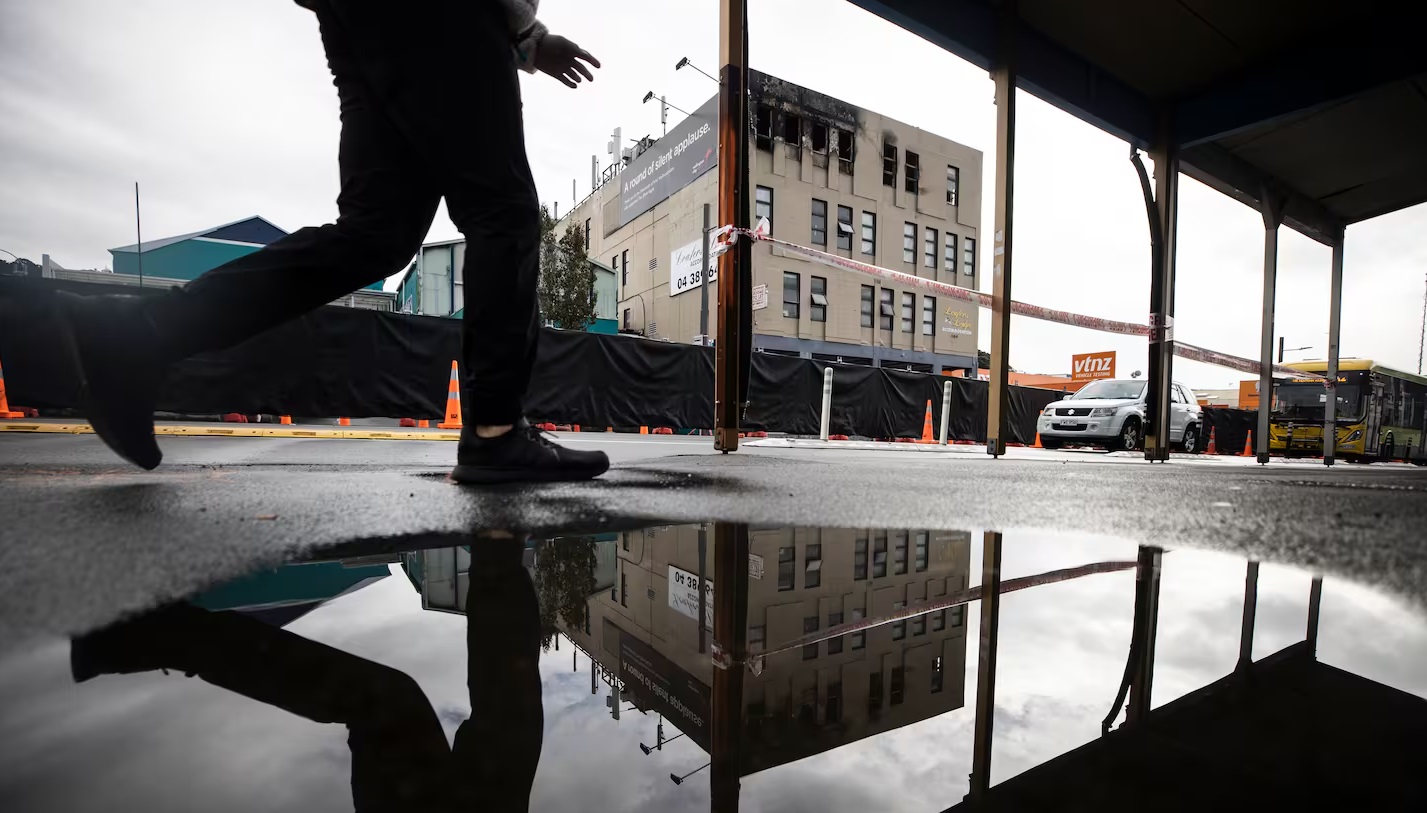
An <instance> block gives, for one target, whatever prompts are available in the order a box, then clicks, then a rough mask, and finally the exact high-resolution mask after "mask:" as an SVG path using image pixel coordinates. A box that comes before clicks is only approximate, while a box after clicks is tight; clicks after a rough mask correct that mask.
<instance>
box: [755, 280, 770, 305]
mask: <svg viewBox="0 0 1427 813" xmlns="http://www.w3.org/2000/svg"><path fill="white" fill-rule="evenodd" d="M767 307H768V286H767V285H755V286H753V309H754V310H756V311H761V310H763V309H764V308H767Z"/></svg>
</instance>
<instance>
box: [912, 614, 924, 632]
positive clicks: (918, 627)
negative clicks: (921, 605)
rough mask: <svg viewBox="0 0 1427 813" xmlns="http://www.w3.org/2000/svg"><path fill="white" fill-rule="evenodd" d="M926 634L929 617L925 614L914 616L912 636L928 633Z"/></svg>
mask: <svg viewBox="0 0 1427 813" xmlns="http://www.w3.org/2000/svg"><path fill="white" fill-rule="evenodd" d="M926 634H927V617H926V616H924V615H919V616H917V617H916V618H913V619H912V636H913V637H916V636H918V635H926Z"/></svg>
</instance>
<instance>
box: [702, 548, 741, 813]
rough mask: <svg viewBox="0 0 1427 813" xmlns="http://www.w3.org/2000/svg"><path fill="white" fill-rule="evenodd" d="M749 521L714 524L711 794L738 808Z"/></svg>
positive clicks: (720, 807)
mask: <svg viewBox="0 0 1427 813" xmlns="http://www.w3.org/2000/svg"><path fill="white" fill-rule="evenodd" d="M748 552H749V540H748V526H747V525H741V524H737V523H731V522H720V523H717V524H715V525H714V579H713V582H714V585H715V586H716V589H715V590H714V630H713V633H714V645H713V662H714V669H713V696H712V700H711V702H710V718H711V719H710V721H709V725H710V729H711V736H710V738H709V740H710V748H709V761H710V763H711V766H712V767H711V768H710V771H709V785H710V799H711V806H712V808H713V809H714V810H717V811H720V813H723V811H734V810H737V809H738V783H739V777H740V776H742V775H743V761H742V758H741V757H742V754H743V676H744V673H745V672H746V670H747V669H748V665H747V661H748Z"/></svg>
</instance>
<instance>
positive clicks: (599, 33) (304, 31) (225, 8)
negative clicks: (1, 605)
mask: <svg viewBox="0 0 1427 813" xmlns="http://www.w3.org/2000/svg"><path fill="white" fill-rule="evenodd" d="M750 6H751V9H750V15H751V21H752V29H751V34H750V52H751V64H752V66H753V67H755V68H758V69H760V70H762V71H765V72H767V73H771V74H773V75H776V76H779V77H781V78H783V79H787V80H790V81H793V82H796V83H798V84H801V85H804V86H807V87H810V88H813V89H815V90H818V91H821V92H823V93H827V94H829V95H832V96H836V97H839V98H842V99H844V100H846V101H848V102H852V103H854V104H857V105H860V106H862V107H866V108H869V109H872V110H875V111H877V112H880V113H884V114H886V115H889V116H892V117H894V118H896V119H898V120H901V121H904V122H907V123H910V124H914V125H916V126H919V127H922V128H924V129H926V130H929V131H932V132H935V133H937V134H939V135H942V136H946V137H948V138H951V139H954V140H956V141H960V142H962V143H965V144H967V145H970V146H972V147H975V148H977V149H980V150H982V151H983V152H985V154H986V167H987V170H988V171H987V173H986V175H987V183H988V190H989V184H990V178H991V172H990V168H991V167H992V166H993V162H994V151H993V146H994V145H993V143H992V142H993V135H994V108H993V106H992V104H991V100H992V86H991V82H990V80H989V79H988V78H987V76H986V74H985V73H984V72H983V71H981V70H979V69H977V68H975V67H973V66H971V65H970V64H968V63H965V62H963V61H961V60H960V59H958V58H956V57H953V56H951V55H949V54H947V53H945V52H944V51H941V50H940V49H938V48H936V47H935V46H933V45H931V44H929V43H927V42H925V41H924V40H921V39H920V38H918V37H916V36H914V35H912V34H909V33H907V32H906V31H903V30H902V29H900V28H897V27H896V26H893V25H892V24H890V23H887V22H884V21H882V20H880V19H879V18H877V17H875V16H873V15H871V14H868V13H866V12H864V11H862V10H860V9H858V8H856V7H854V6H853V5H851V4H850V3H846V2H842V0H776V2H775V1H774V0H752V2H751V3H750ZM717 9H718V3H717V2H716V0H681V2H678V3H668V2H655V1H654V0H621V1H620V2H609V3H600V2H579V3H577V2H574V0H545V2H544V3H543V4H542V15H541V16H542V18H543V19H544V20H545V21H546V22H547V23H548V24H549V25H550V27H551V29H552V30H554V31H556V32H560V33H564V34H566V35H568V36H570V37H571V38H572V39H574V40H576V41H577V42H579V43H580V44H582V45H584V46H585V47H587V48H588V49H589V50H591V51H592V52H594V53H595V54H596V55H597V56H598V57H599V58H600V59H601V60H602V61H603V63H604V66H605V67H604V69H603V70H602V71H600V73H599V76H598V77H597V80H596V82H595V83H594V84H593V85H592V86H584V87H582V88H580V89H579V90H576V91H571V90H568V89H567V88H565V87H564V86H563V85H560V84H558V83H557V82H555V81H554V80H551V79H549V78H547V77H543V76H539V77H526V79H525V82H524V87H525V122H526V132H527V143H528V148H529V153H530V158H531V163H532V165H533V167H534V170H535V177H536V180H537V182H538V184H539V189H540V195H541V199H542V200H544V201H546V202H548V203H554V202H557V201H558V202H559V203H560V204H561V208H562V209H563V208H565V207H568V206H569V205H570V203H571V195H570V182H571V180H572V179H574V180H575V183H576V194H577V195H578V196H579V197H583V196H584V195H585V194H587V193H588V192H589V156H590V155H591V154H592V153H598V154H600V155H601V157H602V158H603V157H604V144H605V141H606V139H607V137H608V136H607V134H608V133H609V132H610V131H611V130H612V129H613V128H614V127H616V126H620V127H623V128H624V133H625V134H626V135H629V136H632V137H637V136H638V135H642V134H644V133H651V134H655V135H657V134H658V132H659V116H658V110H657V109H656V107H655V106H654V105H642V104H641V102H640V99H641V98H642V97H643V96H644V93H645V92H646V91H649V90H653V91H655V93H656V94H658V93H664V94H667V95H668V98H669V101H670V102H671V103H673V104H676V105H678V106H679V107H682V108H684V109H686V110H687V109H692V108H693V107H694V106H696V105H698V104H699V103H700V102H702V101H704V100H705V99H707V98H708V97H709V96H710V95H712V94H713V92H714V91H715V90H716V87H715V85H714V83H712V82H710V81H709V80H708V79H705V78H703V77H702V76H700V75H699V74H697V73H693V72H691V71H688V70H683V71H679V72H677V73H675V71H674V69H673V68H674V64H675V63H676V62H677V61H678V60H679V58H680V57H684V56H687V57H689V58H690V59H692V60H693V62H694V64H696V65H697V66H698V67H700V68H703V69H704V70H706V71H708V72H710V73H715V72H716V70H717V62H718V60H717V54H716V52H717V44H718V20H717ZM852 46H855V47H856V48H858V49H859V50H858V51H857V52H849V51H848V50H847V49H848V48H849V47H852ZM411 47H412V57H413V58H414V59H416V58H419V52H420V48H421V47H422V45H421V43H420V42H413V43H412V44H411ZM1019 100H1020V101H1019V104H1020V107H1019V113H1020V121H1019V127H1020V138H1019V140H1018V142H1017V161H1018V164H1017V174H1016V184H1017V187H1016V191H1017V195H1016V204H1017V206H1016V232H1015V238H1016V243H1015V252H1016V253H1015V258H1016V264H1015V269H1014V271H1015V285H1014V296H1015V297H1016V298H1017V299H1019V300H1022V301H1027V302H1032V303H1036V304H1042V305H1048V306H1053V307H1059V308H1064V309H1068V310H1073V311H1077V312H1080V313H1087V314H1092V315H1097V316H1105V317H1110V318H1115V319H1124V320H1133V321H1140V322H1143V321H1146V318H1147V312H1148V299H1149V274H1148V269H1149V262H1150V258H1149V237H1148V229H1147V227H1146V224H1145V214H1144V207H1143V204H1142V203H1141V199H1140V192H1139V187H1138V181H1137V180H1136V177H1135V174H1134V171H1133V168H1132V166H1131V164H1130V163H1129V161H1128V160H1127V157H1128V152H1127V147H1126V145H1125V144H1124V143H1123V142H1121V141H1119V140H1117V139H1115V138H1113V137H1111V136H1108V135H1105V134H1104V133H1101V132H1099V131H1098V130H1096V129H1095V128H1093V127H1091V126H1089V125H1086V124H1083V123H1081V122H1080V121H1078V120H1077V119H1075V118H1074V117H1072V116H1070V115H1068V114H1065V113H1062V112H1060V111H1058V110H1056V109H1054V108H1052V107H1050V106H1049V105H1046V104H1044V103H1042V102H1040V101H1038V100H1036V99H1033V98H1030V97H1028V96H1027V95H1025V94H1021V95H1020V97H1019ZM452 102H453V103H459V99H455V98H453V99H452ZM337 133H338V122H337V101H336V94H335V91H334V89H333V88H332V87H331V83H330V78H329V76H328V74H327V71H326V64H325V61H324V59H323V56H322V48H321V43H320V41H319V39H318V35H317V25H316V21H315V19H314V18H313V16H312V15H311V14H310V13H308V12H306V11H303V10H302V9H301V8H299V7H298V6H297V5H295V4H294V3H291V2H287V0H204V2H201V3H193V2H183V0H132V2H126V3H113V2H103V1H102V0H47V2H43V3H37V2H31V3H14V2H11V3H4V4H3V9H0V189H3V190H4V191H3V194H0V249H4V250H6V251H11V252H14V253H15V254H18V255H20V256H22V257H28V258H31V259H34V260H36V261H38V260H39V258H40V255H41V254H44V253H48V254H50V255H51V256H52V257H53V258H54V260H55V261H56V262H58V263H60V264H61V265H64V266H66V267H70V268H90V267H107V266H108V265H109V264H110V258H109V254H108V252H107V250H108V249H109V248H112V247H115V246H119V245H125V244H129V243H132V242H133V241H134V239H133V237H134V219H133V216H134V211H133V184H134V182H135V181H139V182H140V184H141V185H142V191H143V217H144V232H145V234H146V235H148V236H149V237H150V238H151V239H153V238H158V237H163V236H169V235H174V234H181V233H184V232H189V231H195V230H198V229H202V228H206V227H210V226H214V225H217V224H220V223H226V222H229V221H232V220H237V219H240V218H243V217H247V216H250V215H255V214H257V215H262V216H263V217H265V218H267V219H268V220H270V221H272V222H273V223H275V224H277V225H278V226H281V227H283V228H285V229H288V230H295V229H297V228H300V227H302V226H304V225H314V224H319V223H325V222H329V221H331V220H332V219H334V218H335V216H336V206H335V203H334V199H335V196H336V192H337V165H336V144H337ZM992 197H993V196H992V194H990V192H989V191H988V192H987V194H985V195H984V200H985V211H984V213H983V216H982V228H983V231H984V232H987V233H989V232H990V230H991V223H992V209H991V207H992V205H993V200H992ZM1424 233H1427V207H1422V206H1419V207H1415V208H1413V209H1410V210H1407V211H1404V212H1399V213H1397V214H1394V215H1389V216H1387V217H1383V218H1379V219H1377V220H1374V221H1370V222H1368V223H1364V224H1361V225H1357V226H1353V227H1351V228H1350V229H1349V230H1348V233H1347V234H1348V238H1347V245H1348V249H1347V260H1346V274H1345V280H1346V282H1345V295H1344V307H1343V342H1342V352H1343V354H1344V355H1345V356H1359V357H1371V358H1375V359H1377V360H1379V361H1381V362H1384V363H1389V364H1392V365H1394V366H1397V367H1399V368H1404V369H1409V370H1415V369H1416V365H1417V353H1418V350H1417V348H1418V329H1419V325H1420V320H1421V314H1422V297H1423V272H1424V269H1427V238H1424V237H1423V236H1422V235H1423V234H1424ZM430 236H431V239H446V238H451V237H457V236H459V235H458V233H457V232H456V230H455V229H454V227H452V225H451V224H450V222H449V220H448V219H447V218H446V215H445V210H444V208H443V209H442V211H441V212H440V213H438V216H437V220H436V222H435V224H434V225H433V226H432V229H431V235H430ZM1262 238H1263V228H1262V221H1261V220H1260V218H1259V216H1258V214H1257V213H1256V212H1254V211H1252V210H1250V209H1247V208H1245V207H1244V206H1242V205H1240V204H1238V203H1235V202H1233V201H1231V200H1230V199H1228V198H1226V197H1224V196H1222V195H1220V194H1218V193H1217V192H1214V191H1212V190H1209V189H1208V188H1206V187H1203V186H1201V185H1199V184H1197V183H1196V182H1194V181H1191V180H1189V179H1188V178H1185V179H1183V180H1182V182H1181V203H1180V222H1179V264H1178V274H1179V284H1178V294H1177V296H1178V300H1177V315H1176V330H1177V336H1178V337H1179V338H1180V339H1182V340H1184V341H1187V342H1192V343H1195V344H1199V345H1202V346H1207V347H1211V348H1213V349H1216V350H1222V351H1226V352H1230V353H1235V354H1238V355H1243V356H1248V357H1257V355H1258V336H1259V327H1258V326H1259V304H1260V279H1261V275H1260V269H1261V262H1262V253H1263V248H1262ZM988 259H989V257H988V256H983V258H982V268H981V269H980V275H979V279H980V281H981V284H982V285H983V286H985V285H988V284H989V280H990V265H989V261H988ZM1329 260H1330V252H1329V250H1328V249H1327V248H1326V247H1324V246H1321V245H1319V244H1317V243H1314V242H1312V241H1310V240H1308V239H1307V238H1304V237H1302V236H1300V235H1298V234H1296V233H1293V232H1290V231H1288V230H1286V229H1285V230H1284V232H1283V238H1282V241H1281V250H1280V269H1279V295H1278V326H1279V332H1280V333H1282V334H1283V335H1285V336H1286V337H1287V339H1288V345H1289V346H1290V347H1297V346H1309V347H1311V348H1312V349H1310V350H1304V351H1299V352H1297V353H1291V354H1290V355H1289V358H1290V359H1294V358H1300V359H1302V358H1321V357H1323V356H1325V355H1326V343H1327V327H1328V314H1327V311H1328V272H1329ZM1013 330H1014V334H1013V336H1014V338H1013V340H1012V346H1011V362H1012V365H1013V366H1014V367H1016V368H1017V369H1021V370H1026V371H1032V372H1046V373H1063V372H1066V371H1067V370H1068V369H1069V365H1070V359H1069V356H1070V354H1071V353H1073V352H1088V351H1097V350H1117V351H1119V356H1120V358H1119V374H1120V375H1122V376H1123V375H1127V374H1128V373H1130V372H1132V371H1133V370H1142V369H1144V358H1145V343H1144V341H1143V340H1140V339H1134V338H1129V337H1118V336H1110V335H1103V334H1097V333H1093V332H1090V331H1086V330H1081V329H1078V328H1070V327H1063V326H1058V325H1051V324H1048V323H1042V322H1035V321H1032V320H1027V319H1022V318H1019V317H1017V318H1016V319H1015V320H1014V328H1013ZM980 344H981V347H982V348H989V346H990V333H989V323H988V318H987V316H986V314H985V313H984V312H983V318H982V335H981V339H980ZM1175 370H1176V377H1177V378H1179V379H1180V380H1182V381H1184V382H1185V383H1187V384H1189V385H1191V386H1194V387H1200V388H1203V387H1216V386H1232V385H1233V384H1234V383H1235V382H1237V381H1238V380H1240V379H1241V378H1243V377H1244V376H1242V375H1240V374H1239V373H1236V372H1233V371H1230V370H1224V369H1220V368H1215V367H1209V366H1206V365H1200V364H1196V363H1192V362H1186V361H1183V360H1177V361H1176V363H1175Z"/></svg>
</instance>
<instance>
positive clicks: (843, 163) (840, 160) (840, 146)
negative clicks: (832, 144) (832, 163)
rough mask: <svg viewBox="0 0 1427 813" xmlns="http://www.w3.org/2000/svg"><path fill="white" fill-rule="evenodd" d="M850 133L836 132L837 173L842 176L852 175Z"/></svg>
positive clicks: (844, 131)
mask: <svg viewBox="0 0 1427 813" xmlns="http://www.w3.org/2000/svg"><path fill="white" fill-rule="evenodd" d="M852 150H853V147H852V131H851V130H838V131H837V171H838V172H841V173H842V174H843V175H851V174H852V159H853V154H852Z"/></svg>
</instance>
